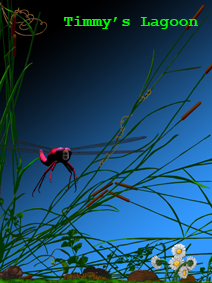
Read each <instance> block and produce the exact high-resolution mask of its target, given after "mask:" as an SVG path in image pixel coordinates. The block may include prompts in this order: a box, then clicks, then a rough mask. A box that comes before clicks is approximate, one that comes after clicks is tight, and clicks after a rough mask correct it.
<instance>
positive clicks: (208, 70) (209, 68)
mask: <svg viewBox="0 0 212 283" xmlns="http://www.w3.org/2000/svg"><path fill="white" fill-rule="evenodd" d="M211 69H212V64H210V66H209V67H208V68H207V69H206V70H205V74H207V73H209V72H210V70H211Z"/></svg>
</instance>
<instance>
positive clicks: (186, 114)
mask: <svg viewBox="0 0 212 283" xmlns="http://www.w3.org/2000/svg"><path fill="white" fill-rule="evenodd" d="M200 104H201V101H199V102H197V103H196V104H195V105H194V106H193V107H192V108H191V109H190V110H188V112H186V113H185V114H184V115H183V116H182V117H181V120H185V118H186V117H188V115H190V114H191V113H192V112H193V111H194V110H195V109H197V107H198V106H200Z"/></svg>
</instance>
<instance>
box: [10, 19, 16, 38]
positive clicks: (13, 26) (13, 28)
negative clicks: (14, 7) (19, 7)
mask: <svg viewBox="0 0 212 283" xmlns="http://www.w3.org/2000/svg"><path fill="white" fill-rule="evenodd" d="M15 22H16V15H13V25H12V33H11V35H12V36H13V35H14V33H15Z"/></svg>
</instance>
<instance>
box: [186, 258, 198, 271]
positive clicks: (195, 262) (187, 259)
mask: <svg viewBox="0 0 212 283" xmlns="http://www.w3.org/2000/svg"><path fill="white" fill-rule="evenodd" d="M189 260H192V261H193V264H192V266H189V265H188V264H186V268H187V269H188V270H189V271H191V270H192V269H194V268H195V267H196V265H197V260H196V258H194V257H192V256H188V257H187V258H186V261H189Z"/></svg>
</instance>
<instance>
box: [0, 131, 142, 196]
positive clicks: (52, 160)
mask: <svg viewBox="0 0 212 283" xmlns="http://www.w3.org/2000/svg"><path fill="white" fill-rule="evenodd" d="M0 138H2V136H0ZM145 138H146V136H142V137H134V138H127V139H126V138H125V139H124V140H122V141H120V143H127V142H132V141H136V140H141V139H145ZM7 140H8V141H12V139H11V138H9V137H8V138H7ZM16 142H17V143H20V144H25V145H28V146H31V147H38V148H44V149H46V150H42V149H40V150H37V149H33V148H19V147H15V149H16V150H19V151H22V152H30V153H39V155H40V160H41V162H42V163H43V164H44V165H46V166H48V168H47V169H46V171H45V172H44V174H43V175H42V177H41V179H40V181H39V182H38V184H37V186H38V185H39V184H40V185H39V188H38V191H39V193H40V187H41V185H42V182H43V180H44V178H45V176H46V174H47V172H48V171H49V170H50V169H51V172H50V178H49V180H50V182H51V175H52V172H53V170H54V168H55V166H56V164H57V163H63V164H64V166H65V167H66V168H67V169H68V171H69V172H70V173H71V175H70V179H69V183H70V181H71V176H72V173H73V172H74V179H75V178H77V175H76V172H75V169H74V167H73V166H72V165H71V164H70V163H69V162H68V161H69V159H70V158H71V155H72V154H74V155H90V154H94V155H97V154H99V153H100V151H76V150H82V149H88V148H95V147H103V146H106V145H108V142H104V143H99V144H93V145H85V146H80V147H75V148H72V149H70V148H68V147H56V148H53V149H52V148H49V147H45V146H41V145H37V144H33V143H29V142H24V141H20V140H17V141H16ZM116 142H117V141H112V142H110V143H109V145H113V144H116ZM0 148H1V146H0ZM13 149H14V147H13V146H7V150H13ZM47 150H48V151H47ZM143 151H144V150H137V151H135V150H116V151H114V153H113V154H125V153H132V152H138V153H139V152H143ZM109 152H110V151H103V152H101V154H108V153H109ZM44 153H48V155H47V157H46V156H45V154H44ZM76 183H77V182H75V188H76ZM37 186H36V187H35V189H34V190H33V192H32V196H33V193H34V191H35V190H36V188H37ZM68 188H69V185H68ZM75 192H76V190H75ZM33 197H34V196H33Z"/></svg>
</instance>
